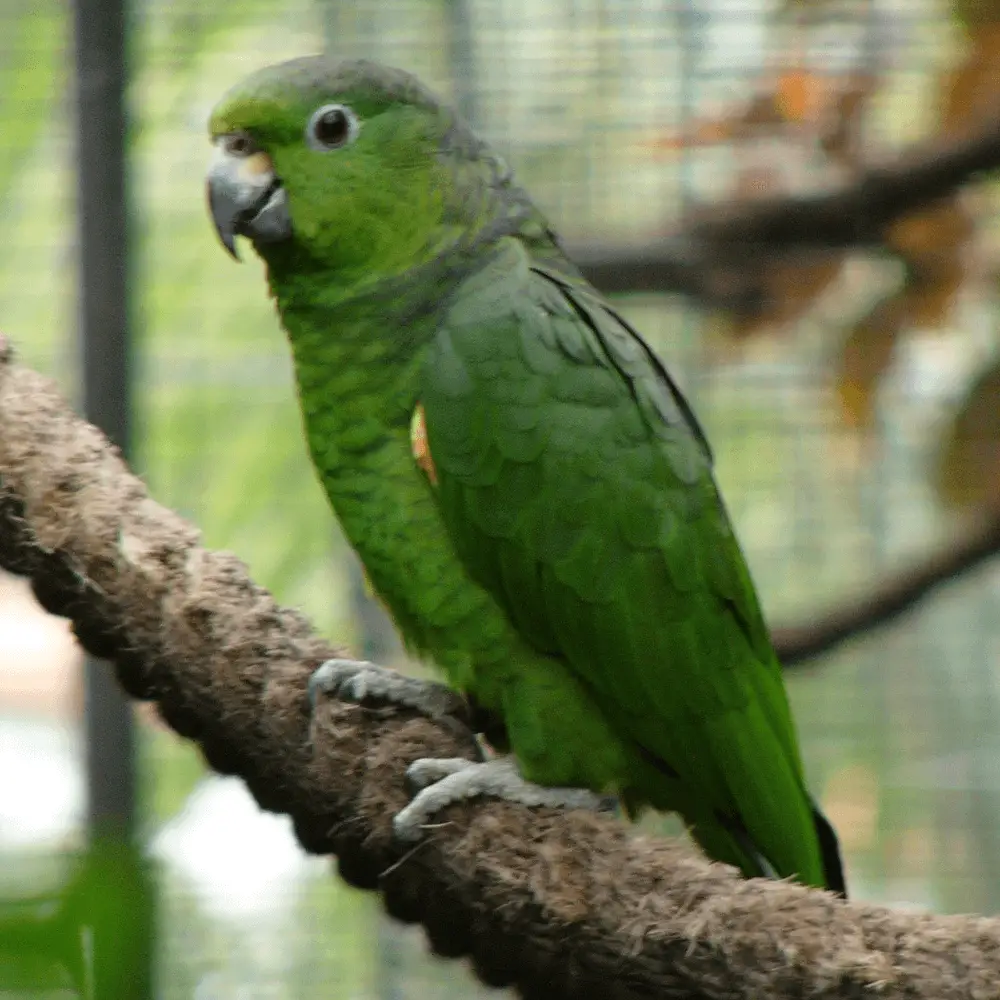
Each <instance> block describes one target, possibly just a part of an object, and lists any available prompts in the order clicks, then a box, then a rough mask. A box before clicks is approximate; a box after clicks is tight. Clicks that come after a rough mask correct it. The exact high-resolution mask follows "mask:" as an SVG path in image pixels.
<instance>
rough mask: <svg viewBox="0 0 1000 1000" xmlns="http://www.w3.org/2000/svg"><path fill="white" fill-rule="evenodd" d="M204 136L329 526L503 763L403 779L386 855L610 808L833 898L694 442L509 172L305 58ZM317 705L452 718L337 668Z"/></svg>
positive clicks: (323, 678) (830, 835) (620, 322)
mask: <svg viewBox="0 0 1000 1000" xmlns="http://www.w3.org/2000/svg"><path fill="white" fill-rule="evenodd" d="M210 128H211V135H212V141H213V143H214V146H215V158H214V160H213V162H212V165H211V166H210V168H209V174H208V197H209V206H210V210H211V213H212V216H213V219H214V222H215V226H216V229H217V230H218V233H219V235H220V237H221V239H222V241H223V243H224V244H225V246H226V247H227V248H228V249H229V251H230V252H231V253H232V254H233V255H234V256H235V255H236V253H235V237H236V236H237V235H240V236H244V237H246V238H248V239H249V240H250V241H251V242H252V243H253V245H254V247H255V249H256V251H257V253H258V254H259V255H260V256H261V257H262V258H263V260H264V262H265V265H266V269H267V280H268V283H269V285H270V291H271V295H272V296H273V297H274V299H275V302H276V304H277V308H278V312H279V314H280V317H281V322H282V325H283V327H284V329H285V332H286V333H287V336H288V340H289V342H290V345H291V350H292V355H293V359H294V369H295V375H296V380H297V384H298V392H299V400H300V403H301V409H302V416H303V421H304V425H305V431H306V436H307V439H308V445H309V449H310V451H311V455H312V460H313V462H314V463H315V466H316V469H317V471H318V474H319V477H320V479H321V481H322V484H323V486H324V488H325V490H326V492H327V494H328V496H329V498H330V502H331V504H332V506H333V509H334V511H335V513H336V515H337V517H338V519H339V520H340V523H341V525H342V526H343V529H344V532H345V534H346V536H347V538H348V540H349V541H350V543H351V545H352V546H353V547H354V549H355V550H356V551H357V553H358V555H359V556H360V558H361V561H362V563H363V564H364V567H365V570H366V573H367V575H368V577H369V580H370V582H371V585H372V587H373V588H374V590H375V592H376V593H377V594H378V596H379V597H380V598H381V600H382V601H383V602H384V604H385V605H386V607H387V608H388V609H389V611H390V613H391V615H392V617H393V620H394V622H395V624H396V626H397V627H398V629H399V631H400V632H401V633H402V636H403V637H404V640H405V642H406V644H407V647H408V648H409V649H410V650H411V651H412V652H413V653H414V654H416V655H419V656H421V657H423V658H426V659H428V660H430V661H432V662H433V663H435V664H436V665H437V666H438V667H439V668H441V669H442V670H443V671H444V674H445V676H446V677H447V680H448V682H449V685H450V688H451V689H452V691H457V692H460V693H461V694H462V695H465V696H468V697H469V698H470V699H472V700H473V701H474V702H475V703H476V704H477V705H479V706H482V707H483V708H484V709H485V710H486V711H487V712H489V713H492V714H494V715H495V716H496V717H498V718H499V719H500V720H501V721H502V724H503V727H504V730H505V732H506V739H507V741H508V743H507V745H508V747H509V749H510V751H512V754H513V759H514V760H516V765H515V764H514V763H513V760H512V759H511V757H510V755H507V756H501V757H499V758H495V759H492V760H488V761H486V762H482V763H472V762H470V761H464V760H462V761H454V760H446V761H433V760H422V761H418V762H417V763H416V764H414V765H413V767H412V768H411V769H410V772H409V773H410V776H411V778H412V779H413V781H414V782H415V783H416V784H417V785H418V786H424V787H423V789H422V790H421V791H420V792H419V793H418V794H417V796H416V797H415V799H414V800H413V801H412V802H411V803H410V805H409V806H407V808H406V809H405V810H404V811H403V812H402V813H400V814H399V816H397V817H396V818H395V829H396V832H397V834H398V835H399V836H400V837H402V838H404V839H406V838H416V837H419V836H420V835H421V830H422V828H423V826H424V824H425V823H426V822H427V821H428V820H429V819H430V818H431V817H432V816H433V814H434V813H435V811H437V810H438V809H440V808H443V807H444V806H446V805H447V804H448V803H450V802H454V801H457V800H459V799H462V798H466V797H470V796H476V795H494V796H501V797H505V798H510V799H513V800H516V801H521V802H525V803H528V804H533V805H560V804H563V805H567V806H589V807H599V806H601V804H602V803H606V802H607V797H608V796H614V798H615V799H616V800H617V801H618V802H620V803H621V805H622V807H623V808H624V809H625V811H626V812H627V813H628V814H629V815H635V814H636V813H637V812H638V811H639V810H641V809H642V808H643V807H646V806H649V807H653V808H655V809H659V810H672V811H676V812H679V813H680V814H681V815H682V816H683V818H684V820H685V821H686V823H687V824H688V825H689V827H690V830H691V833H692V835H693V836H694V838H695V839H696V840H697V841H698V843H699V844H700V845H701V846H702V848H703V849H704V850H705V851H706V852H707V853H708V854H709V855H710V856H711V857H713V858H716V859H719V860H721V861H724V862H728V863H729V864H732V865H735V866H737V867H738V868H740V869H741V870H742V871H743V873H744V874H745V875H747V876H757V875H764V876H771V877H794V878H797V879H799V880H800V881H802V882H804V883H807V884H810V885H814V886H820V887H826V888H829V889H832V890H834V891H836V892H839V893H843V892H844V877H843V872H842V867H841V862H840V857H839V850H838V847H837V839H836V836H835V834H834V832H833V830H832V828H831V827H830V825H829V824H828V823H827V821H826V820H825V819H824V817H823V816H822V814H821V813H820V812H819V810H818V809H817V808H816V806H815V805H814V804H813V802H812V800H811V799H810V796H809V793H808V791H807V790H806V785H805V780H804V776H803V766H802V761H801V758H800V755H799V747H798V743H797V738H796V733H795V728H794V724H793V722H792V717H791V713H790V710H789V705H788V701H787V697H786V694H785V689H784V685H783V682H782V676H781V668H780V666H779V664H778V661H777V659H776V657H775V653H774V650H773V648H772V645H771V640H770V637H769V634H768V630H767V627H766V625H765V623H764V620H763V617H762V615H761V611H760V607H759V604H758V600H757V596H756V593H755V591H754V586H753V582H752V581H751V578H750V575H749V572H748V569H747V566H746V563H745V562H744V559H743V555H742V553H741V551H740V547H739V545H738V543H737V541H736V538H735V537H734V534H733V530H732V527H731V525H730V522H729V518H728V516H727V514H726V510H725V508H724V507H723V504H722V501H721V499H720V497H719V493H718V489H717V487H716V484H715V480H714V478H713V472H712V455H711V452H710V450H709V446H708V444H707V442H706V440H705V436H704V434H703V432H702V430H701V428H700V427H699V425H698V422H697V420H696V419H695V416H694V414H693V413H692V412H691V409H690V407H689V406H688V404H687V402H686V401H685V399H684V397H683V396H682V395H681V393H680V391H679V389H678V388H677V386H676V385H675V384H674V382H673V380H672V379H671V377H670V375H669V374H668V373H667V371H666V369H665V368H664V366H663V364H662V363H661V361H660V360H659V359H658V358H657V356H656V355H655V354H654V353H653V351H652V350H651V349H650V348H649V346H648V345H647V344H646V343H645V341H643V339H642V338H641V337H640V336H639V334H638V333H637V332H636V331H635V330H633V329H632V327H630V326H629V324H628V323H627V322H626V321H625V320H624V319H623V318H622V317H621V316H620V315H619V314H618V313H617V312H616V311H615V310H614V308H613V307H612V306H611V305H610V304H609V303H608V301H607V300H606V299H605V298H604V297H602V296H601V295H600V294H599V293H598V292H597V291H596V290H595V289H594V288H593V287H592V286H591V285H589V284H588V283H587V281H586V280H585V279H584V278H583V277H582V275H581V273H580V272H579V271H578V270H577V268H576V267H575V266H574V265H573V264H572V263H571V262H570V261H569V260H568V259H567V257H566V256H565V255H564V253H563V251H562V249H561V248H560V245H559V242H558V239H557V237H556V236H555V234H554V233H553V231H552V229H551V228H550V227H549V224H548V222H547V220H546V218H545V217H544V215H543V214H542V213H541V212H540V211H539V210H538V209H537V208H536V207H535V205H534V204H533V203H532V201H531V199H530V198H529V197H528V195H527V193H526V192H525V191H524V190H523V189H522V188H520V187H519V186H518V185H517V184H516V183H515V181H514V179H513V176H512V174H511V171H510V169H509V168H508V167H507V165H506V164H505V163H504V162H503V160H502V159H501V158H500V157H499V156H497V155H496V154H495V153H493V152H492V151H491V150H490V148H489V147H488V146H487V145H486V144H485V143H484V142H482V141H481V140H480V139H478V138H477V137H476V136H475V135H474V134H473V132H472V131H471V130H470V128H469V127H468V126H467V125H466V124H465V123H464V122H463V121H462V120H461V119H460V118H459V117H458V116H457V115H456V114H455V112H453V111H452V110H450V109H449V108H448V107H446V106H445V105H443V104H441V103H440V102H439V101H438V100H437V99H436V98H435V97H434V96H433V95H432V94H431V93H430V92H429V91H428V90H427V89H425V87H424V86H423V85H422V84H421V83H419V82H418V81H417V80H416V79H415V78H414V77H412V76H410V75H409V74H407V73H404V72H402V71H399V70H395V69H389V68H387V67H384V66H380V65H377V64H375V63H372V62H366V61H349V62H336V61H333V60H331V59H328V58H326V57H323V56H315V57H307V58H302V59H296V60H292V61H290V62H286V63H283V64H280V65H277V66H272V67H269V68H267V69H264V70H261V71H259V72H257V73H255V74H253V75H251V76H250V77H249V78H247V79H246V80H245V81H244V82H242V83H240V84H238V85H237V86H236V87H235V88H234V89H232V90H230V91H229V93H228V94H226V95H225V96H224V97H223V98H222V100H221V101H220V103H219V104H218V105H217V106H216V108H215V109H214V111H213V113H212V117H211V125H210ZM317 689H319V690H326V691H336V692H337V693H338V694H340V695H341V696H346V697H348V698H351V697H353V698H355V699H356V700H360V699H362V698H364V697H376V698H382V699H385V700H388V701H397V702H401V703H406V704H410V705H413V706H416V707H418V708H422V709H424V710H427V711H433V710H434V707H435V705H439V704H441V703H442V699H444V700H447V698H448V697H452V698H454V697H456V695H455V694H453V693H452V691H449V690H447V689H446V688H445V687H444V686H443V685H436V684H427V683H426V682H419V681H415V680H412V679H407V678H402V677H399V676H398V675H396V674H394V673H392V672H389V671H384V670H382V669H381V668H378V667H375V666H374V665H370V664H369V665H359V664H357V663H351V662H348V661H331V662H330V663H329V664H325V665H324V666H323V667H321V668H320V670H319V671H318V672H317V675H316V676H315V680H314V685H313V688H312V690H313V693H315V691H316V690H317Z"/></svg>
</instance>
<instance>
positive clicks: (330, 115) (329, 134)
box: [306, 104, 361, 153]
mask: <svg viewBox="0 0 1000 1000" xmlns="http://www.w3.org/2000/svg"><path fill="white" fill-rule="evenodd" d="M360 131H361V121H360V119H359V118H358V116H357V115H356V114H355V113H354V112H353V111H352V110H351V109H350V108H349V107H348V106H347V105H346V104H324V105H323V107H321V108H317V109H316V110H315V111H314V112H313V113H312V114H311V115H310V116H309V123H308V124H307V125H306V142H307V143H309V145H310V146H311V147H312V148H313V149H315V150H318V151H319V152H321V153H328V152H330V151H332V150H334V149H343V148H344V147H345V146H349V145H350V144H351V143H352V142H354V140H355V139H357V137H358V133H359V132H360Z"/></svg>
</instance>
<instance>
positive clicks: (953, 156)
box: [571, 119, 1000, 315]
mask: <svg viewBox="0 0 1000 1000" xmlns="http://www.w3.org/2000/svg"><path fill="white" fill-rule="evenodd" d="M998 168H1000V121H997V120H996V119H993V120H986V121H984V122H983V123H982V125H981V126H980V127H979V128H977V129H973V130H970V132H969V133H968V134H966V135H964V136H961V137H958V138H952V137H942V136H935V137H933V138H932V139H929V140H924V141H922V142H919V143H916V144H914V145H913V146H911V147H909V148H908V149H906V150H904V151H903V152H902V153H901V154H899V155H898V156H897V157H896V158H895V159H893V160H891V161H887V162H883V163H870V164H866V165H864V166H863V168H862V169H861V170H860V171H859V173H858V175H857V176H856V177H853V178H852V179H851V180H850V181H849V182H848V183H844V184H842V185H839V186H835V187H832V188H829V189H827V190H823V191H820V192H818V193H814V194H812V193H811V194H783V195H773V196H769V197H766V198H754V199H743V198H740V199H736V200H733V201H727V202H723V203H720V204H711V205H700V206H698V207H697V208H696V209H695V210H694V211H693V212H692V213H691V217H690V218H689V219H687V220H686V221H685V223H684V224H683V225H681V226H680V227H678V228H677V229H675V230H674V231H673V232H671V233H669V234H668V235H666V236H664V238H663V239H662V240H659V241H657V242H655V243H652V244H650V245H649V246H645V247H586V246H581V247H573V248H571V256H572V257H573V259H574V260H575V261H576V262H577V263H578V264H579V265H580V266H581V268H582V269H583V272H584V273H585V274H586V275H587V277H588V278H589V279H590V280H591V281H592V282H593V283H594V284H595V285H596V286H597V287H598V288H600V289H601V291H603V292H606V293H611V292H676V293H678V294H680V295H685V296H687V297H688V298H690V299H692V300H693V301H695V302H699V303H701V304H703V305H706V306H712V307H714V308H718V309H725V310H733V311H735V312H737V313H739V314H742V315H754V314H755V313H756V312H757V311H759V310H760V309H762V308H764V307H765V306H766V304H767V297H768V292H767V282H766V280H765V279H766V277H767V275H768V272H769V270H770V269H772V268H773V267H774V266H775V265H776V264H777V263H779V262H782V261H788V260H790V259H791V260H794V261H795V262H796V263H798V264H800V265H803V266H804V265H806V264H808V263H810V262H813V263H815V262H820V261H822V260H824V259H826V258H828V257H829V256H830V255H831V254H836V253H840V252H842V251H843V250H844V249H845V248H849V247H858V248H863V247H866V246H867V247H872V246H878V245H880V244H882V243H883V240H884V237H885V235H886V230H887V228H888V227H889V226H890V225H891V224H892V223H894V222H895V221H896V220H898V219H900V218H902V217H903V216H905V215H909V214H910V213H912V212H915V211H918V210H920V209H925V208H927V207H928V206H929V205H932V204H934V203H935V202H937V201H940V200H941V199H943V198H947V197H949V196H951V195H953V194H954V193H955V192H956V191H957V190H958V189H959V188H960V187H962V186H964V185H965V184H968V183H970V182H973V181H975V180H978V179H981V178H982V177H983V176H984V175H985V174H988V173H990V172H993V171H996V170H997V169H998Z"/></svg>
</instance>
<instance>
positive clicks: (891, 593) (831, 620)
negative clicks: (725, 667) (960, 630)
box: [771, 510, 1000, 669]
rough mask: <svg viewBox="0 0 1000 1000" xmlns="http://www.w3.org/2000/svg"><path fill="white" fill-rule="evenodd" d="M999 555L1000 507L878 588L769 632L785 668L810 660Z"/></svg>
mask: <svg viewBox="0 0 1000 1000" xmlns="http://www.w3.org/2000/svg"><path fill="white" fill-rule="evenodd" d="M998 554H1000V510H998V511H995V512H993V513H992V514H989V515H987V516H984V517H983V518H982V519H981V520H980V522H979V523H978V524H976V525H975V526H974V527H972V528H970V529H969V530H968V531H967V532H966V533H965V534H964V535H962V536H961V537H960V538H958V539H957V540H956V541H955V542H953V543H952V544H951V545H949V546H947V547H946V548H943V549H941V550H940V551H938V552H934V553H932V554H930V555H928V556H926V557H925V558H924V559H923V560H921V561H920V562H915V563H914V564H913V565H912V566H910V567H908V568H907V569H904V570H901V571H900V572H899V573H897V574H895V575H893V576H889V577H887V578H886V579H885V580H883V581H882V582H881V583H880V584H879V585H878V586H877V587H876V589H874V590H872V591H871V592H870V593H869V594H867V595H864V596H862V597H855V598H852V599H851V600H850V601H849V602H848V603H846V604H844V605H842V606H841V607H837V608H833V609H831V610H830V611H828V612H827V613H826V614H823V615H819V616H817V617H816V618H815V619H814V620H812V621H810V622H807V623H804V624H802V625H787V626H779V627H777V628H774V629H772V630H771V637H772V639H773V640H774V647H775V650H776V651H777V654H778V659H779V661H780V662H781V664H782V666H783V667H785V669H788V668H789V667H800V666H805V665H807V664H809V663H811V662H812V661H813V660H815V659H817V658H818V657H821V656H824V655H825V654H827V653H829V652H832V651H833V650H834V649H836V648H837V647H839V646H841V645H843V643H845V642H848V641H849V640H851V639H855V638H857V637H858V636H861V635H867V634H868V633H870V632H872V631H874V630H875V629H878V628H882V627H884V626H886V625H891V624H892V623H893V622H894V621H896V619H898V618H899V617H900V616H901V615H904V614H906V613H907V612H908V611H910V610H911V609H912V608H913V607H914V606H915V605H917V604H918V603H919V602H920V601H922V600H923V599H924V598H925V597H927V596H928V595H929V594H931V593H933V592H934V591H935V590H937V589H938V588H939V587H943V586H945V585H946V584H949V583H953V582H954V581H955V580H957V579H958V578H959V577H961V576H964V575H965V574H966V573H968V572H970V571H972V570H974V569H976V568H978V567H979V566H981V565H982V564H983V563H985V562H988V561H989V560H990V559H992V558H994V557H995V556H996V555H998Z"/></svg>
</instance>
